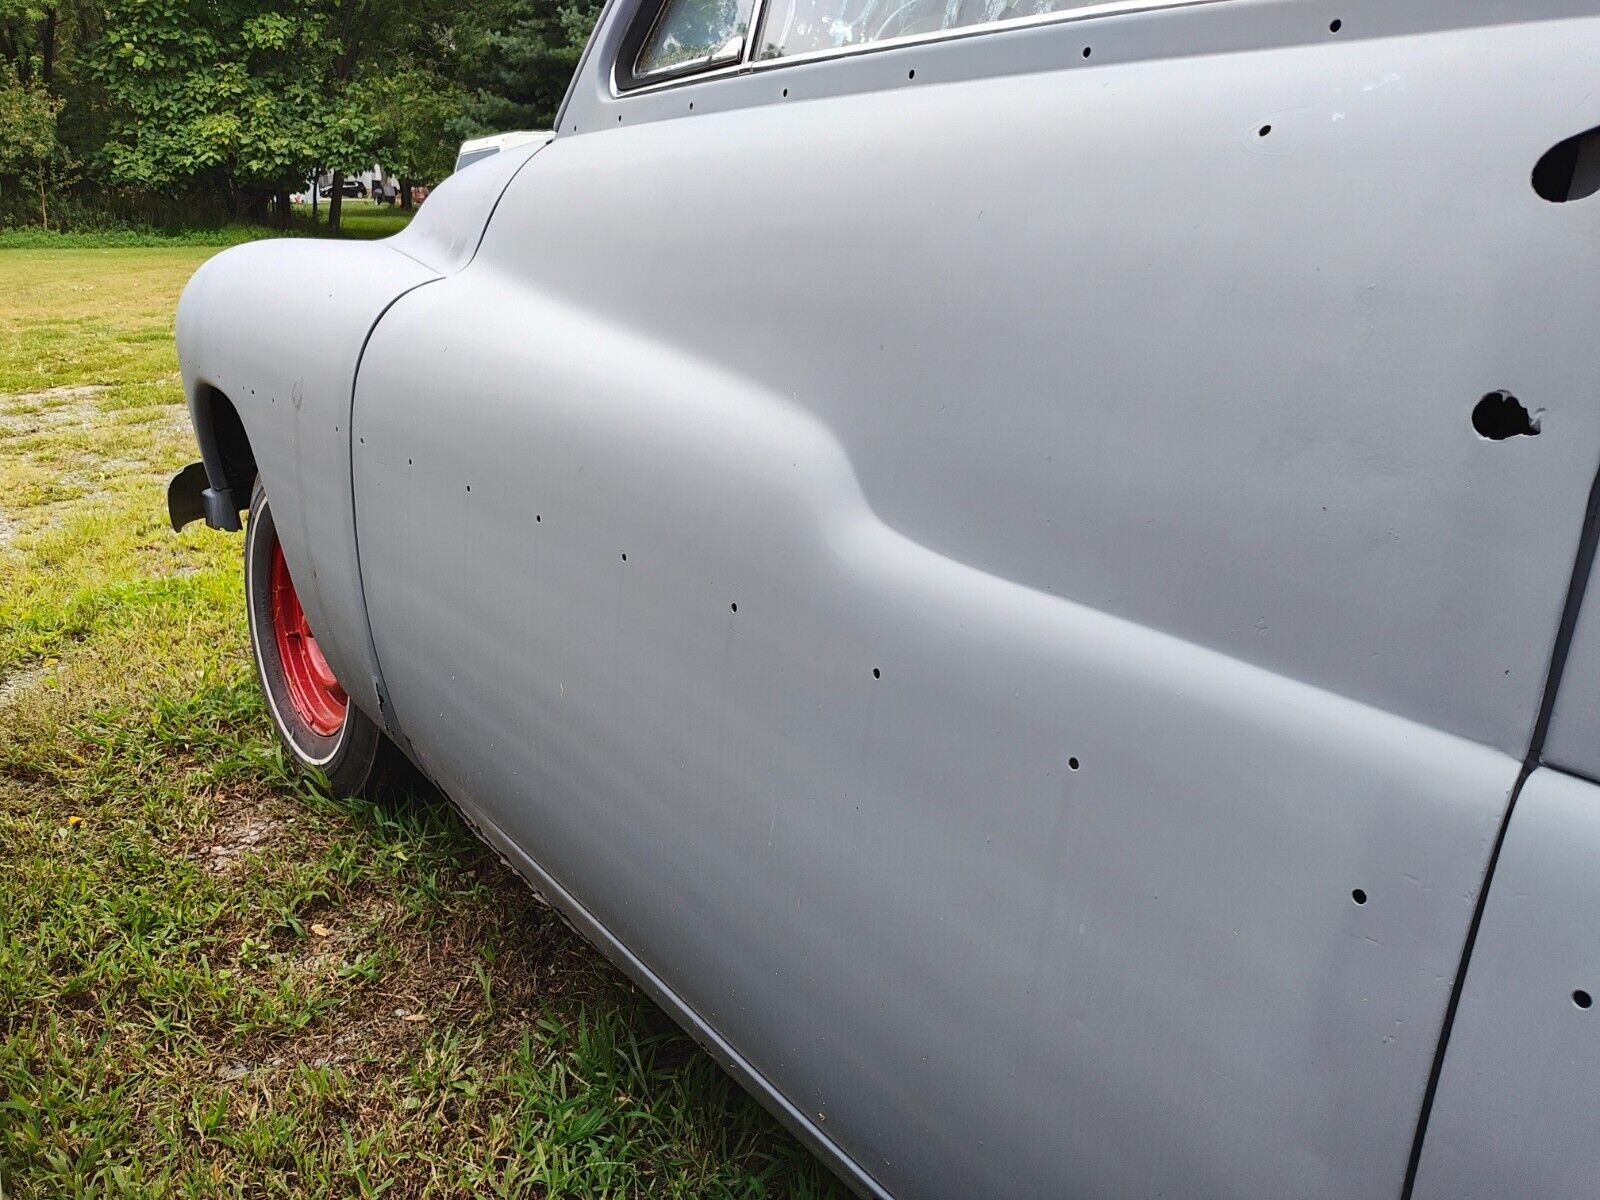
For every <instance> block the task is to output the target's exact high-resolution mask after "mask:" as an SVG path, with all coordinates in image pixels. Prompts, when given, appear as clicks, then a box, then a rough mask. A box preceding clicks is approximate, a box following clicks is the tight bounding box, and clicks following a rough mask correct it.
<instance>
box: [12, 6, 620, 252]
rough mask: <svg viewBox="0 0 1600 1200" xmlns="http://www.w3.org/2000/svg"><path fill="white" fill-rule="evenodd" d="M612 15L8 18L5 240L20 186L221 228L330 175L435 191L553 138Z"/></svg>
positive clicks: (44, 9) (459, 9)
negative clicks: (156, 209)
mask: <svg viewBox="0 0 1600 1200" xmlns="http://www.w3.org/2000/svg"><path fill="white" fill-rule="evenodd" d="M598 12H599V0H484V2H481V3H474V4H472V5H461V4H458V3H455V2H454V0H0V223H3V222H5V221H10V220H17V219H29V218H28V216H27V213H26V212H23V211H21V210H19V209H18V207H17V205H16V204H15V203H13V202H12V198H13V197H14V196H15V195H16V194H17V193H18V192H19V190H22V188H23V185H24V182H25V181H24V180H23V175H24V174H27V176H28V179H27V181H26V186H28V187H33V186H34V185H37V186H38V187H39V188H43V189H45V190H47V191H48V190H51V189H56V190H62V189H68V190H70V184H71V181H73V180H75V179H77V178H79V177H80V176H81V177H82V179H83V183H82V185H81V187H80V188H79V189H78V191H79V192H81V194H82V196H83V197H92V198H95V199H97V200H99V201H101V202H103V203H104V204H107V205H116V204H119V203H122V202H123V201H126V202H127V203H128V204H135V203H146V204H151V203H154V201H155V200H156V199H163V200H165V201H166V202H167V204H168V205H169V207H170V208H171V209H173V210H179V211H183V212H189V213H196V214H198V213H209V214H211V215H212V216H213V217H215V218H226V217H231V216H237V215H246V216H249V215H264V211H265V202H266V199H267V198H268V197H269V196H273V195H277V196H280V197H281V196H283V195H284V194H286V193H288V192H291V191H298V190H299V189H300V188H301V187H302V186H303V185H304V183H305V181H306V180H308V179H310V178H311V177H312V176H313V174H314V173H315V172H317V171H336V172H345V173H352V172H355V171H360V170H363V169H365V168H367V167H369V166H371V165H372V164H373V163H374V162H378V163H381V164H382V166H383V167H384V168H386V169H387V170H388V171H389V172H391V173H393V174H395V175H399V176H401V177H402V178H407V179H410V180H412V181H414V182H418V183H432V182H436V181H437V180H438V179H440V178H442V177H443V176H444V175H446V174H448V172H449V170H450V169H451V165H452V164H453V162H454V160H455V154H456V148H457V146H458V144H459V143H460V141H461V140H462V139H463V138H466V137H472V136H477V135H480V134H485V133H495V132H501V131H505V130H509V129H518V128H545V127H548V126H549V125H550V124H551V123H552V121H553V119H554V116H555V110H556V108H557V107H558V106H559V104H560V102H561V98H562V96H563V94H564V93H565V91H566V87H567V83H568V80H569V78H570V76H571V73H572V70H573V68H574V66H575V65H576V64H577V61H578V59H579V56H580V55H581V53H582V49H583V45H584V42H585V41H586V39H587V38H588V35H589V31H590V29H591V27H592V26H593V24H594V20H595V18H596V16H597V15H598ZM47 128H48V135H47V133H46V130H47ZM80 167H81V171H80V170H79V168H80ZM119 198H121V199H119ZM19 213H20V215H19ZM37 218H38V214H37V213H35V217H34V218H33V219H37Z"/></svg>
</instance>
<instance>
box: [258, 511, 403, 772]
mask: <svg viewBox="0 0 1600 1200" xmlns="http://www.w3.org/2000/svg"><path fill="white" fill-rule="evenodd" d="M277 541H278V529H277V524H276V522H275V521H274V520H273V516H272V506H271V505H270V504H269V503H268V502H267V493H266V491H265V489H263V488H262V486H261V483H260V481H259V480H257V481H256V485H255V489H254V491H253V492H252V494H251V497H250V519H249V523H248V524H247V525H246V527H245V543H244V592H245V611H246V613H247V615H248V618H249V625H250V653H251V657H252V658H253V659H254V660H255V664H256V676H257V678H258V679H259V680H260V681H261V691H262V694H263V695H264V696H265V697H266V701H267V711H268V713H269V714H270V715H271V717H272V725H273V728H274V729H275V730H276V731H277V734H278V740H279V741H280V742H282V743H283V747H284V750H285V751H286V752H287V753H288V754H289V756H290V757H291V758H293V759H294V760H295V762H296V763H297V764H298V765H299V766H301V767H302V768H311V769H314V770H317V771H320V772H322V773H323V774H324V775H326V776H327V777H328V780H329V782H330V783H332V784H334V785H335V786H336V787H338V788H340V789H341V790H348V791H350V792H352V793H354V792H358V791H360V790H361V788H362V787H363V786H364V785H365V783H366V780H367V776H368V774H369V773H370V771H371V768H372V760H373V757H374V753H375V749H376V745H375V743H376V739H377V736H378V735H377V728H376V726H374V725H373V724H372V722H371V721H370V720H369V719H368V718H367V717H366V715H365V714H364V713H362V712H361V710H360V709H358V708H357V707H356V706H355V705H354V704H351V705H349V706H348V707H347V708H346V709H345V717H344V723H343V724H342V725H341V726H340V727H339V729H338V731H337V732H336V733H334V734H332V735H331V736H325V735H323V734H319V733H318V732H317V731H316V730H314V729H312V728H311V727H310V726H309V725H307V724H306V722H305V721H304V720H303V719H301V717H300V716H299V714H298V713H297V712H296V711H295V708H294V704H293V703H292V702H291V701H290V699H289V691H288V682H287V680H286V679H285V676H284V671H283V660H282V658H281V657H280V656H279V653H278V640H277V636H276V631H275V628H274V624H273V617H272V584H271V579H272V550H273V547H274V545H276V543H277Z"/></svg>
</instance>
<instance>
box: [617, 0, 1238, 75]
mask: <svg viewBox="0 0 1600 1200" xmlns="http://www.w3.org/2000/svg"><path fill="white" fill-rule="evenodd" d="M670 2H671V0H644V2H643V3H641V4H639V6H638V7H637V8H636V9H635V10H634V12H633V14H632V15H631V17H630V18H629V25H628V29H627V32H626V33H625V34H624V36H623V39H622V44H621V46H620V47H619V48H618V52H617V54H616V56H615V58H613V60H612V66H611V97H612V99H614V100H620V99H622V98H624V97H626V96H637V95H640V94H646V93H650V92H655V91H659V90H662V89H664V88H671V87H681V86H683V85H684V84H689V83H698V82H699V81H700V80H702V79H726V78H727V77H729V76H732V75H748V74H751V73H754V72H757V71H769V70H775V69H778V68H782V67H785V66H788V65H790V64H791V63H812V62H818V61H822V60H827V59H835V58H849V57H853V56H854V55H857V54H872V53H876V52H877V51H880V50H895V49H899V48H901V47H904V46H917V45H923V44H925V43H928V42H947V41H954V40H955V39H957V38H969V37H981V36H983V35H985V34H989V33H1004V32H1007V31H1011V30H1020V29H1030V28H1033V27H1035V26H1039V25H1065V24H1071V23H1074V22H1077V21H1092V20H1095V19H1097V18H1099V17H1114V16H1122V15H1125V14H1130V13H1143V12H1155V11H1160V10H1162V9H1169V8H1198V7H1200V6H1202V5H1207V4H1225V3H1229V2H1230V0H1103V2H1102V3H1099V4H1085V5H1083V6H1081V7H1079V8H1069V9H1064V10H1063V11H1061V12H1053V13H1034V14H1031V15H1028V16H1022V17H1011V18H1009V19H1007V20H1004V21H987V22H982V23H980V24H975V25H960V26H957V27H955V28H953V29H936V30H932V31H930V32H928V33H912V34H905V35H903V36H900V37H893V38H884V39H882V40H880V41H871V42H856V43H854V44H853V45H849V46H830V47H826V48H824V49H821V50H808V51H806V52H804V53H803V54H790V55H779V56H778V57H776V58H755V57H753V55H754V53H755V48H756V46H757V45H758V44H759V41H760V38H761V35H762V34H763V33H764V32H765V29H766V21H767V16H768V14H769V13H770V12H771V10H772V7H773V0H755V5H754V7H753V8H752V9H751V13H750V27H749V29H748V30H746V31H745V39H744V46H743V48H742V49H741V50H740V54H739V58H738V59H737V60H734V61H730V62H725V63H716V64H711V63H704V62H701V63H689V64H685V65H684V66H682V67H677V68H673V69H672V70H670V71H654V72H651V73H650V74H648V75H637V74H635V73H634V71H633V66H634V64H636V63H637V62H638V59H639V51H640V50H641V49H643V48H644V43H645V39H646V38H648V37H649V36H650V33H651V32H652V31H653V30H654V29H655V26H656V23H657V22H658V21H659V20H660V19H661V16H662V15H663V14H664V13H665V12H666V9H667V5H668V4H669V3H670Z"/></svg>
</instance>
